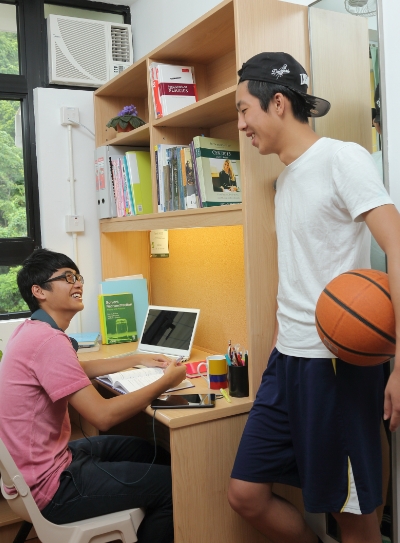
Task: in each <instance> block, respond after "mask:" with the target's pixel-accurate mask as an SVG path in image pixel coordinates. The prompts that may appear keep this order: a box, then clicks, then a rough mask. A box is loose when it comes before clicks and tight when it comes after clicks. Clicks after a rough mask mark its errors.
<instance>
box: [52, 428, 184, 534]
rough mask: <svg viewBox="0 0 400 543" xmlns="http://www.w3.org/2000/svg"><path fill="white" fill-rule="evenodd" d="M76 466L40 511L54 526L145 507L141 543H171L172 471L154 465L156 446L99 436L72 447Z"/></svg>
mask: <svg viewBox="0 0 400 543" xmlns="http://www.w3.org/2000/svg"><path fill="white" fill-rule="evenodd" d="M69 447H70V449H71V451H72V462H71V464H70V465H69V466H68V468H67V469H66V470H64V471H63V472H62V473H61V476H60V486H59V488H58V490H57V492H56V493H55V495H54V496H53V499H52V500H51V502H50V503H49V504H48V505H46V507H45V508H44V509H43V510H42V514H43V516H44V517H45V518H46V519H47V520H49V521H50V522H53V523H54V524H65V523H68V522H73V521H76V520H82V519H86V518H91V517H97V516H100V515H105V514H107V513H114V512H115V511H123V510H125V509H132V508H135V507H143V508H144V509H145V511H146V515H145V517H144V519H143V521H142V523H141V524H140V527H139V530H138V539H139V543H171V542H172V541H173V538H174V533H173V521H172V485H171V468H170V467H169V466H165V465H159V464H153V465H152V466H151V467H150V465H151V462H152V460H153V457H154V445H150V444H149V443H147V441H144V440H143V439H140V438H137V437H125V436H97V437H90V438H88V439H79V440H77V441H72V442H70V444H69ZM149 468H150V469H149Z"/></svg>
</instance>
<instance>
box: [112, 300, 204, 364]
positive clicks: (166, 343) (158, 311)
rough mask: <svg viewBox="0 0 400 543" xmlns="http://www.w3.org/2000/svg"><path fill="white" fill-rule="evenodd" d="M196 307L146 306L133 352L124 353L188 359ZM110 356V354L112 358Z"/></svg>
mask: <svg viewBox="0 0 400 543" xmlns="http://www.w3.org/2000/svg"><path fill="white" fill-rule="evenodd" d="M199 314H200V309H192V308H190V309H189V308H185V307H164V306H158V305H149V307H148V309H147V313H146V317H145V321H144V326H143V331H142V334H141V336H140V340H139V344H138V348H137V349H136V351H133V352H131V353H125V354H124V355H118V357H120V356H126V355H127V354H142V353H143V354H145V353H147V354H165V355H166V356H169V357H171V358H177V359H180V360H182V361H185V360H188V359H189V358H190V352H191V350H192V346H193V341H194V336H195V333H196V328H197V323H198V320H199ZM112 358H114V357H112Z"/></svg>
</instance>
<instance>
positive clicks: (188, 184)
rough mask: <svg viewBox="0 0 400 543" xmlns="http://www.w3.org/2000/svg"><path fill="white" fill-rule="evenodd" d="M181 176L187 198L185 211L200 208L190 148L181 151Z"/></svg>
mask: <svg viewBox="0 0 400 543" xmlns="http://www.w3.org/2000/svg"><path fill="white" fill-rule="evenodd" d="M180 154H181V176H182V185H183V191H184V198H185V209H195V208H197V207H199V202H198V195H197V187H196V183H195V179H194V171H193V162H192V155H191V153H190V149H189V147H182V149H181V153H180Z"/></svg>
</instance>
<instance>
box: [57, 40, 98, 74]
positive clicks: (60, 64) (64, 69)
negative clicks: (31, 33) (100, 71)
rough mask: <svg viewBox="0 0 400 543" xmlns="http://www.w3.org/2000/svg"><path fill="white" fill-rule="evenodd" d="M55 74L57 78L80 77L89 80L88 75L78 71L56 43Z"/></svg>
mask: <svg viewBox="0 0 400 543" xmlns="http://www.w3.org/2000/svg"><path fill="white" fill-rule="evenodd" d="M56 76H57V77H58V78H60V77H65V78H66V79H80V80H82V81H90V77H89V76H86V75H85V74H84V73H82V72H80V71H79V70H78V69H76V68H75V66H74V65H73V64H71V62H70V61H69V60H68V59H67V57H66V56H65V55H64V54H63V52H62V51H61V49H60V48H59V47H58V45H57V44H56Z"/></svg>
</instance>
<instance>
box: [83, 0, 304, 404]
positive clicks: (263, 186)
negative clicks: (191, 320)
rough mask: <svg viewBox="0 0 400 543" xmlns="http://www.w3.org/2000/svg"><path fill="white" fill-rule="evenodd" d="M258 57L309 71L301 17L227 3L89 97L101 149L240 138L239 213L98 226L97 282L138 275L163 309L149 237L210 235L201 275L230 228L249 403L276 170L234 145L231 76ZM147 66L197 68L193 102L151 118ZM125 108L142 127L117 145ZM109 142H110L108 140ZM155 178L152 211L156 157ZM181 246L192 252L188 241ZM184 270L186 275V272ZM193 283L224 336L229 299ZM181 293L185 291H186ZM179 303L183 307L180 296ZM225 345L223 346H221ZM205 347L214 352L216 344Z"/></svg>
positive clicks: (259, 365) (266, 314) (268, 294)
mask: <svg viewBox="0 0 400 543" xmlns="http://www.w3.org/2000/svg"><path fill="white" fill-rule="evenodd" d="M263 50H271V51H287V52H288V53H291V54H293V55H294V56H295V57H296V58H297V59H298V60H299V61H300V62H301V63H302V64H303V65H304V66H305V67H306V69H307V70H309V43H308V10H307V8H306V7H303V6H298V5H293V4H290V3H286V2H280V1H279V0H253V1H252V2H251V3H250V4H248V3H247V4H246V5H244V2H243V1H241V0H224V1H223V2H221V3H220V4H218V5H217V6H216V7H215V8H214V9H212V10H210V11H209V12H207V13H206V14H205V15H203V16H202V17H200V18H199V19H198V20H197V21H195V22H193V23H192V24H191V25H189V26H188V27H187V28H185V29H183V30H182V31H181V32H179V33H178V34H176V35H175V36H173V37H172V38H170V39H169V40H167V41H166V42H165V43H163V44H161V45H160V46H159V47H157V48H156V49H154V50H153V51H151V52H150V53H149V54H148V55H146V56H145V57H143V58H142V59H140V60H138V61H137V62H136V63H135V64H134V65H133V66H131V67H130V68H128V69H127V70H125V71H124V72H122V73H121V74H119V75H118V76H117V77H115V78H114V79H112V80H111V81H109V82H108V83H107V84H105V85H103V86H102V87H100V88H99V89H98V90H96V91H95V93H94V108H95V126H96V144H97V145H104V144H105V143H112V145H142V144H143V145H145V146H147V147H150V149H153V148H154V146H155V145H157V144H160V143H169V144H189V143H190V141H191V140H192V138H193V137H194V136H196V135H199V134H204V135H205V136H209V137H223V138H230V139H239V143H240V162H241V180H242V186H243V204H242V205H232V206H223V207H220V208H211V209H209V208H208V209H198V210H187V211H174V212H168V213H159V214H158V213H153V214H150V215H146V216H136V217H124V218H119V219H103V220H102V221H101V222H100V230H101V246H102V263H103V277H104V278H106V277H111V276H112V275H124V274H128V273H141V272H138V270H139V269H140V270H142V272H143V271H144V275H145V277H146V278H147V279H148V281H149V290H150V292H151V293H152V294H151V295H152V298H151V301H152V303H160V304H161V305H163V304H162V303H161V302H162V301H165V299H166V296H164V295H162V294H159V295H157V294H156V292H159V290H157V289H156V288H155V285H156V282H157V284H158V283H159V282H160V281H161V282H162V281H163V277H164V275H166V273H167V271H166V268H167V265H166V263H165V262H164V265H163V264H162V263H160V262H158V263H156V262H155V260H157V259H150V257H149V250H148V248H147V245H146V244H147V243H148V235H147V232H149V231H150V230H153V229H168V230H178V229H184V230H188V232H189V231H190V229H193V232H194V230H195V229H211V230H210V233H209V234H206V233H204V239H202V240H201V244H202V247H199V251H197V253H196V251H193V250H192V249H191V252H192V253H193V258H195V259H196V265H197V266H200V267H201V266H202V264H201V260H202V259H203V261H204V260H205V259H207V255H208V254H212V253H213V251H212V240H211V241H210V243H208V242H206V241H204V240H205V239H206V238H212V237H213V235H217V234H216V232H217V231H218V229H220V228H231V232H232V236H233V237H232V246H231V248H230V249H231V251H232V254H234V255H235V258H237V259H240V260H241V261H242V262H243V269H242V270H241V271H239V272H237V273H239V274H241V278H240V281H236V283H235V288H238V289H239V290H241V289H243V290H244V292H245V295H244V298H243V300H241V304H242V305H241V306H240V307H239V308H238V311H239V312H240V314H241V318H240V319H236V322H237V325H236V327H235V328H234V329H233V333H235V334H240V336H241V338H242V341H243V343H245V344H246V346H247V347H248V349H249V353H250V360H251V366H250V397H251V398H254V396H255V392H256V390H257V388H258V385H259V382H260V379H261V374H262V372H263V370H264V368H265V365H266V361H267V358H268V352H269V349H270V342H271V340H272V335H273V329H274V321H275V299H276V289H277V262H276V239H275V227H274V205H273V199H274V190H273V181H274V180H275V179H276V177H277V176H278V175H279V173H280V171H281V169H282V166H281V164H280V163H279V160H278V159H277V157H261V156H260V155H259V154H258V152H257V150H256V149H254V148H253V147H252V146H251V143H250V142H249V141H248V139H247V138H246V137H244V135H243V134H241V135H240V137H239V133H238V129H237V111H236V105H235V91H236V85H237V71H238V69H239V68H240V67H241V65H242V63H243V62H244V61H246V60H247V59H248V58H250V57H251V56H252V55H254V54H256V53H259V52H260V51H263ZM153 61H158V62H168V63H172V64H190V65H192V66H194V73H195V79H196V85H197V91H198V97H199V100H198V102H197V103H195V104H192V105H190V106H188V107H185V108H183V109H181V110H179V111H176V112H174V113H172V114H170V115H167V116H165V117H163V118H161V119H155V117H154V111H153V101H152V96H151V87H150V81H149V69H148V68H149V65H150V63H151V62H153ZM130 103H134V104H135V105H136V103H137V104H138V106H137V107H138V110H139V115H140V116H142V117H143V118H144V120H145V121H146V123H147V124H146V125H145V126H143V127H141V128H140V129H137V130H134V131H132V132H129V133H126V134H121V135H118V136H115V131H114V130H113V132H114V134H112V133H110V130H108V129H107V128H106V127H105V125H106V122H107V121H108V120H109V119H110V118H111V117H112V116H114V115H115V114H116V113H117V112H118V110H119V109H120V108H121V107H122V106H124V105H127V104H130ZM112 135H113V136H114V137H112V138H111V136H112ZM152 155H153V153H152ZM152 179H153V210H154V211H156V210H157V202H156V175H155V160H154V156H152ZM238 226H239V229H238V228H237V227H238ZM212 232H213V233H212ZM193 235H194V234H193ZM187 239H188V243H190V234H188V237H187ZM178 245H179V244H178ZM180 247H181V245H180ZM236 248H239V249H238V250H236ZM173 250H174V248H173ZM179 250H181V249H179ZM124 255H125V256H124ZM213 257H215V255H213ZM159 260H160V259H159ZM217 260H218V259H217ZM224 266H225V268H224ZM229 267H230V263H229V259H228V258H227V257H225V256H223V257H222V258H221V262H219V263H216V264H215V268H216V269H217V268H218V269H217V270H216V277H218V281H220V280H221V282H223V279H222V278H223V277H224V276H225V277H229V276H230V275H231V273H230V268H229ZM161 268H164V269H165V273H164V272H163V271H162V270H161ZM133 270H135V272H134V271H133ZM187 270H188V271H189V270H190V264H189V263H188V266H187ZM118 271H119V272H120V273H118ZM176 272H177V274H176V276H177V279H176V281H180V279H179V277H180V273H179V271H178V268H177V269H176ZM168 278H169V283H168V285H167V284H164V286H165V288H171V287H172V285H171V281H173V277H172V275H171V274H169V275H168ZM196 278H197V280H198V282H197V283H196V289H197V290H199V291H202V289H203V288H205V289H206V291H205V292H202V306H204V307H205V308H206V307H208V306H212V307H213V315H210V318H211V319H212V320H213V325H214V326H215V327H220V323H221V322H222V321H223V320H226V317H224V315H226V314H227V313H226V310H227V308H226V301H225V299H224V297H225V296H226V291H225V290H224V289H221V292H219V291H218V289H215V288H212V285H211V286H210V284H209V283H207V282H204V281H201V278H200V277H197V276H196ZM240 282H241V284H239V283H240ZM203 284H205V285H207V286H206V287H204V286H203ZM181 288H182V289H184V288H185V285H183V286H182V287H181ZM188 288H190V286H189V285H188ZM157 296H158V297H157ZM160 296H161V299H160ZM181 298H182V299H187V297H185V295H184V294H182V297H181ZM218 308H219V309H218ZM200 309H202V307H200ZM200 320H201V319H200ZM244 329H245V331H244V332H243V330H244ZM239 331H240V332H239ZM222 333H228V332H226V331H223V332H222ZM227 339H229V337H225V338H224V340H223V341H226V340H227ZM207 347H208V348H213V347H214V348H215V349H216V350H219V349H220V348H221V345H220V344H218V345H207Z"/></svg>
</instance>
